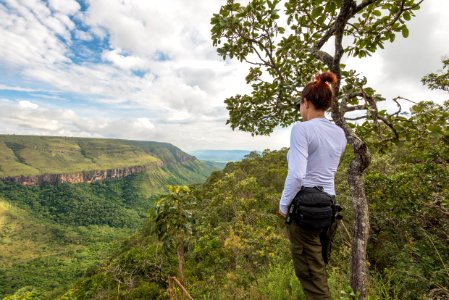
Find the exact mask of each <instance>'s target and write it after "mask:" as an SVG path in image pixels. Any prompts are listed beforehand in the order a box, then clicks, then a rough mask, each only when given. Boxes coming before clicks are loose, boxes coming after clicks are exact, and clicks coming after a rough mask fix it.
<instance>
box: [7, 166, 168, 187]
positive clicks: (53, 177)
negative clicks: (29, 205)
mask: <svg viewBox="0 0 449 300" xmlns="http://www.w3.org/2000/svg"><path fill="white" fill-rule="evenodd" d="M162 165H163V164H162V162H155V163H153V164H148V165H145V166H134V167H127V168H122V169H109V170H93V171H83V172H77V173H70V174H43V175H36V176H14V177H4V178H1V180H4V181H8V182H15V183H18V184H21V185H27V186H29V185H39V184H41V183H51V184H57V183H83V182H87V183H90V182H95V181H100V180H105V179H119V178H123V177H126V176H129V175H133V174H137V173H142V172H144V171H145V170H147V169H151V168H157V167H162Z"/></svg>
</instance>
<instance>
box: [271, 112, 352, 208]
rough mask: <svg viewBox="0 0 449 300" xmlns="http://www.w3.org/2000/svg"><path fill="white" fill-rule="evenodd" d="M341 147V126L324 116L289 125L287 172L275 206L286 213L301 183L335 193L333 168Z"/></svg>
mask: <svg viewBox="0 0 449 300" xmlns="http://www.w3.org/2000/svg"><path fill="white" fill-rule="evenodd" d="M345 147H346V137H345V133H344V131H343V129H341V128H340V127H338V126H337V125H335V124H334V123H332V122H330V121H329V120H327V119H325V118H314V119H311V120H309V121H306V122H298V123H296V124H295V125H293V128H292V132H291V136H290V149H289V151H288V154H287V160H288V174H287V178H286V179H285V185H284V191H283V192H282V197H281V200H280V201H279V210H280V211H281V212H282V213H284V214H286V213H287V211H288V206H289V205H290V203H291V202H292V200H293V198H294V197H295V196H296V194H297V193H298V192H299V190H300V189H301V186H305V187H314V186H322V187H323V188H324V191H325V192H327V193H328V194H330V195H335V188H334V177H335V172H336V171H337V167H338V164H339V163H340V157H341V155H342V154H343V152H344V150H345Z"/></svg>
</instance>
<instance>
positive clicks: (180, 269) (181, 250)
mask: <svg viewBox="0 0 449 300" xmlns="http://www.w3.org/2000/svg"><path fill="white" fill-rule="evenodd" d="M176 254H177V256H178V278H179V281H180V282H181V283H182V284H184V244H183V243H180V244H179V245H178V247H177V249H176Z"/></svg>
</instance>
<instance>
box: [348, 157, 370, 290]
mask: <svg viewBox="0 0 449 300" xmlns="http://www.w3.org/2000/svg"><path fill="white" fill-rule="evenodd" d="M359 159H360V158H357V157H356V158H355V159H354V160H353V161H352V162H351V163H350V165H349V169H348V183H349V187H350V189H351V194H352V201H353V205H354V210H355V225H354V231H353V235H352V251H351V287H352V289H353V290H354V291H355V292H359V293H360V297H359V299H366V297H367V291H366V290H367V285H368V266H367V256H366V246H367V242H368V237H369V214H368V202H367V200H366V196H365V190H364V187H363V174H362V173H361V172H360V171H359V170H358V167H357V164H358V162H357V161H358V160H359Z"/></svg>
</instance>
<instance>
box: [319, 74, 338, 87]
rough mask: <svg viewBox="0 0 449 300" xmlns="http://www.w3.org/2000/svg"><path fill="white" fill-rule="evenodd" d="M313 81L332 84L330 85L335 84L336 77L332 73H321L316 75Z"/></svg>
mask: <svg viewBox="0 0 449 300" xmlns="http://www.w3.org/2000/svg"><path fill="white" fill-rule="evenodd" d="M315 81H316V82H317V83H329V84H332V83H336V82H337V76H335V74H334V73H332V72H323V73H321V74H318V75H317V76H316V77H315Z"/></svg>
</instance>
